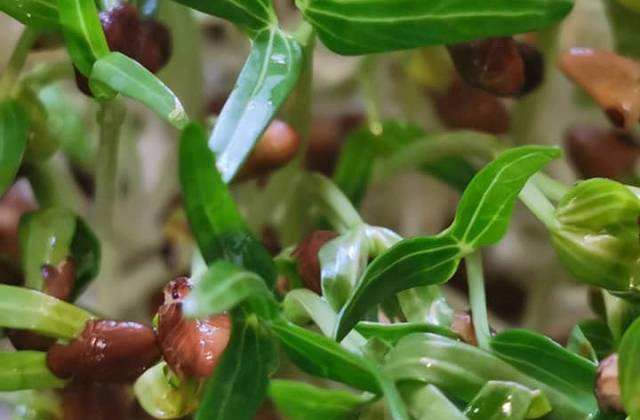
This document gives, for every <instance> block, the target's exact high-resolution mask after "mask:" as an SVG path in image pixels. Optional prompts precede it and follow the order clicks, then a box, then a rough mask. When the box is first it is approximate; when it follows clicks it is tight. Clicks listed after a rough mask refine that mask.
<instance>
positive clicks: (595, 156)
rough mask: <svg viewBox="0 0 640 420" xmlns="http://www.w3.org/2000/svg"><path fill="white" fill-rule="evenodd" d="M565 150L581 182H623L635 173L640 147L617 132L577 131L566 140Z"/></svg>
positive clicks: (570, 131) (586, 127) (573, 131)
mask: <svg viewBox="0 0 640 420" xmlns="http://www.w3.org/2000/svg"><path fill="white" fill-rule="evenodd" d="M565 147H566V149H567V155H568V157H569V161H570V162H571V164H572V166H573V167H574V168H575V170H576V171H577V172H578V174H579V175H580V176H581V177H582V178H594V177H601V178H611V179H620V178H623V177H624V176H625V175H629V174H631V173H632V171H633V169H634V167H635V164H636V162H637V161H638V158H640V147H638V146H637V145H635V144H634V142H633V140H632V139H631V138H629V136H628V135H626V134H624V133H621V132H619V131H618V130H614V129H606V128H599V127H589V126H580V127H574V128H572V129H570V130H569V131H568V132H567V134H566V136H565Z"/></svg>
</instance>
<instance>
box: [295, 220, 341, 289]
mask: <svg viewBox="0 0 640 420" xmlns="http://www.w3.org/2000/svg"><path fill="white" fill-rule="evenodd" d="M337 237H338V234H337V233H335V232H332V231H329V230H316V231H315V232H311V233H310V234H309V235H307V236H306V237H305V238H304V239H303V240H302V241H301V242H300V243H299V244H298V246H297V247H296V249H294V250H293V252H292V253H291V255H292V256H293V257H294V258H295V259H296V262H297V264H298V274H299V275H300V278H301V279H302V282H303V283H304V286H305V287H306V288H308V289H310V290H313V291H314V292H316V293H318V294H322V286H321V278H320V258H319V256H318V252H319V251H320V248H322V247H323V246H324V245H325V244H326V243H327V242H329V241H331V240H333V239H335V238H337Z"/></svg>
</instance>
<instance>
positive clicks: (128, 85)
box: [89, 52, 189, 129]
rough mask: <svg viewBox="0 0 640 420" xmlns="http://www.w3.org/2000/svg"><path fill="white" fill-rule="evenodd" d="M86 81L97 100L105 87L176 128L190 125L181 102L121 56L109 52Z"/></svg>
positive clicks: (134, 64)
mask: <svg viewBox="0 0 640 420" xmlns="http://www.w3.org/2000/svg"><path fill="white" fill-rule="evenodd" d="M89 82H90V83H91V90H92V91H93V92H94V94H96V96H97V97H100V95H99V93H98V92H100V91H101V90H102V89H103V86H107V87H108V91H109V92H110V91H115V92H118V93H121V94H122V95H124V96H127V97H129V98H133V99H135V100H137V101H140V102H141V103H143V104H144V105H146V106H147V107H148V108H149V109H151V110H152V111H154V112H155V113H156V114H158V116H160V117H161V118H163V119H164V120H166V121H167V122H168V123H169V124H171V125H173V126H174V127H176V128H178V129H182V128H184V126H185V125H186V124H187V123H188V122H189V117H188V116H187V114H186V113H185V111H184V108H183V107H182V104H181V103H180V100H178V98H177V97H176V95H175V94H174V93H173V92H172V91H171V89H169V88H168V87H167V86H166V85H165V84H164V83H162V81H161V80H160V79H158V78H157V77H156V76H154V75H153V73H151V72H150V71H149V70H147V69H145V68H144V67H143V66H142V65H141V64H140V63H138V62H137V61H135V60H133V59H131V58H129V57H127V56H126V55H124V54H120V53H119V52H112V53H110V54H108V55H106V56H104V57H102V58H100V59H99V60H98V61H96V62H95V64H94V65H93V70H91V77H90V79H89ZM108 96H109V93H107V97H108Z"/></svg>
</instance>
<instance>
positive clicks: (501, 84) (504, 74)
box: [448, 37, 525, 96]
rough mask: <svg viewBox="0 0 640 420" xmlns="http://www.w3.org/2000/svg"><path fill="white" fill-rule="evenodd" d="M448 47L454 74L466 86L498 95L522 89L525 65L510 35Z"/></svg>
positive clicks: (508, 94)
mask: <svg viewBox="0 0 640 420" xmlns="http://www.w3.org/2000/svg"><path fill="white" fill-rule="evenodd" d="M448 48H449V54H450V55H451V58H452V60H453V63H454V64H455V66H456V69H457V70H458V73H460V76H462V78H463V79H464V80H465V82H467V83H469V84H470V85H472V86H475V87H477V88H480V89H483V90H486V91H487V92H489V93H492V94H494V95H498V96H512V95H517V94H519V93H520V92H522V89H523V87H524V86H525V68H524V62H523V60H522V57H521V56H520V52H519V51H518V47H517V44H516V42H515V41H514V40H513V38H509V37H505V38H487V39H483V40H479V41H470V42H464V43H461V44H455V45H450V46H449V47H448Z"/></svg>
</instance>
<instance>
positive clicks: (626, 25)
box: [604, 0, 640, 59]
mask: <svg viewBox="0 0 640 420" xmlns="http://www.w3.org/2000/svg"><path fill="white" fill-rule="evenodd" d="M604 3H605V4H606V8H607V15H608V16H609V22H610V24H611V29H612V30H613V38H614V41H615V49H616V52H617V53H619V54H621V55H624V56H627V57H631V58H635V59H638V58H640V34H639V33H638V25H639V24H640V10H637V8H636V10H632V9H631V8H629V7H625V6H623V5H622V4H621V3H622V2H621V1H619V0H606V1H605V2H604Z"/></svg>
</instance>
